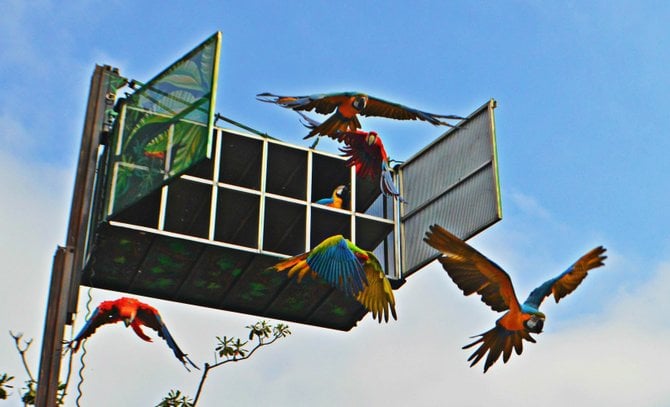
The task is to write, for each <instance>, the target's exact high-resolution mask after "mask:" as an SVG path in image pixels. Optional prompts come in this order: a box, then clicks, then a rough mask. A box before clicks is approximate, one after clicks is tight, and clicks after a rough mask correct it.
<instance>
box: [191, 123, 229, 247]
mask: <svg viewBox="0 0 670 407" xmlns="http://www.w3.org/2000/svg"><path fill="white" fill-rule="evenodd" d="M214 132H215V138H216V140H215V141H214V145H215V146H216V150H215V151H214V168H213V170H212V171H213V172H214V173H213V174H212V181H211V182H212V199H211V200H210V204H209V230H208V231H207V237H208V238H209V240H214V232H215V229H216V205H217V202H218V198H219V188H218V186H217V183H218V181H219V171H220V168H221V154H222V152H221V151H222V150H223V144H222V142H223V140H222V135H221V132H220V131H218V130H214ZM189 178H195V179H196V180H199V179H200V178H196V177H189ZM198 182H200V181H198Z"/></svg>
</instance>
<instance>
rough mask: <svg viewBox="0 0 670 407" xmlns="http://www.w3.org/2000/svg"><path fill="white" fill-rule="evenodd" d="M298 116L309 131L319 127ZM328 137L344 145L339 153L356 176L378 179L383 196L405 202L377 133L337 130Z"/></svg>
mask: <svg viewBox="0 0 670 407" xmlns="http://www.w3.org/2000/svg"><path fill="white" fill-rule="evenodd" d="M298 114H300V116H302V118H303V119H305V123H303V124H304V125H305V127H307V128H309V129H315V128H317V127H319V126H320V125H321V124H320V123H319V122H317V121H316V120H313V119H311V118H309V117H307V116H306V115H304V114H303V113H301V112H298ZM329 137H331V138H333V139H335V140H337V141H339V142H341V143H344V147H341V148H340V151H341V152H342V156H343V157H348V159H347V166H348V167H355V168H356V174H358V175H360V176H361V177H363V178H365V177H367V178H369V179H371V180H372V181H375V180H377V179H379V188H380V189H381V191H382V193H383V194H384V195H385V196H390V197H393V198H398V199H399V200H400V201H401V202H405V199H403V198H402V197H401V196H400V191H398V188H397V187H396V186H395V183H394V182H393V175H392V174H391V164H390V160H389V157H388V154H387V153H386V149H385V148H384V143H383V142H382V139H381V137H379V134H377V132H375V131H369V132H368V131H363V130H354V131H340V130H338V131H336V132H335V133H333V134H332V135H330V136H329Z"/></svg>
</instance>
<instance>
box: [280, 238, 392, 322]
mask: <svg viewBox="0 0 670 407" xmlns="http://www.w3.org/2000/svg"><path fill="white" fill-rule="evenodd" d="M272 268H273V269H275V270H277V271H279V272H287V273H288V277H289V278H291V277H293V276H294V275H296V274H297V278H298V282H300V281H301V280H302V279H303V277H305V276H306V275H308V274H309V275H311V276H312V278H320V279H323V280H325V281H326V282H328V283H329V284H330V285H332V286H333V287H335V288H336V289H338V290H340V291H342V292H344V293H345V294H346V295H348V296H352V297H354V298H356V300H357V301H358V302H360V303H361V304H362V305H363V306H364V307H365V308H366V309H367V310H368V311H370V312H372V317H373V318H374V319H377V320H378V321H379V322H380V323H381V321H382V318H383V319H384V321H385V322H388V319H389V312H390V314H391V315H392V316H393V319H398V318H397V314H396V310H395V298H394V296H393V290H392V288H391V283H390V282H389V280H388V279H387V278H386V275H385V274H384V270H383V269H382V267H381V264H380V263H379V260H377V258H376V257H375V255H374V254H373V253H372V252H369V251H366V250H363V249H361V248H359V247H358V246H356V245H355V244H353V243H352V242H351V241H349V240H348V239H345V238H344V237H343V236H342V235H336V236H331V237H329V238H327V239H325V240H324V241H323V242H321V243H319V244H318V245H317V246H316V247H314V248H313V249H312V250H311V251H309V252H307V253H302V254H299V255H297V256H293V257H291V258H288V259H286V260H282V261H280V262H279V263H277V264H276V265H274V266H273V267H272Z"/></svg>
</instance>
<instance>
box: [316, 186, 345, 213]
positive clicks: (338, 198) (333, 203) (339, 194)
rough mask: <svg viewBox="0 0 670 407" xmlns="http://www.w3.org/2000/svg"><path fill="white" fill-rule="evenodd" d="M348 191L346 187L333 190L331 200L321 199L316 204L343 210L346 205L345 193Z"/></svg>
mask: <svg viewBox="0 0 670 407" xmlns="http://www.w3.org/2000/svg"><path fill="white" fill-rule="evenodd" d="M346 189H347V187H346V186H344V185H339V186H338V187H337V188H335V189H334V190H333V195H332V196H331V197H330V198H321V199H319V200H318V201H316V202H315V203H318V204H319V205H326V206H330V207H331V208H337V209H342V206H343V203H344V192H345V190H346Z"/></svg>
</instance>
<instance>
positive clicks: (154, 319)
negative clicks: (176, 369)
mask: <svg viewBox="0 0 670 407" xmlns="http://www.w3.org/2000/svg"><path fill="white" fill-rule="evenodd" d="M135 319H136V320H139V321H140V322H141V323H142V325H145V326H147V327H149V328H151V329H153V330H154V331H156V332H157V333H158V336H159V337H161V338H163V339H164V340H165V342H167V345H168V346H169V347H170V349H172V352H174V355H175V356H176V357H177V359H179V361H180V362H181V363H183V364H184V367H185V368H186V370H189V369H188V366H186V362H187V361H188V362H189V363H190V364H191V366H193V367H195V368H196V369H198V370H200V368H199V367H198V366H197V365H196V364H195V363H193V361H192V360H191V359H190V358H189V357H188V356H187V355H186V354H185V353H184V352H182V350H181V349H179V346H178V345H177V342H175V340H174V338H173V337H172V335H171V334H170V331H169V330H168V328H167V326H166V325H165V323H163V319H162V318H161V316H160V314H159V313H158V311H157V310H156V309H155V308H154V307H152V306H150V305H147V304H141V305H140V307H139V309H138V310H137V316H136V317H135Z"/></svg>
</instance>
